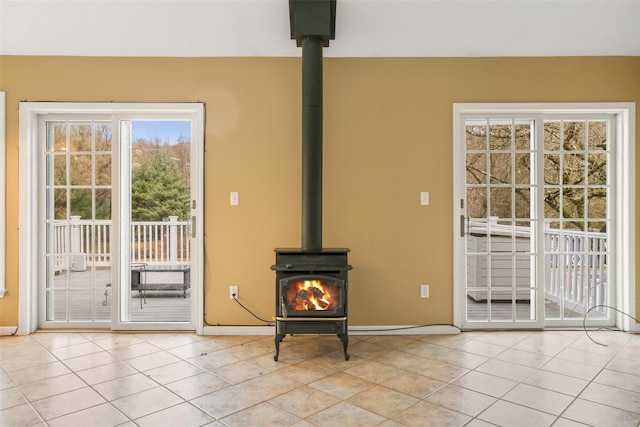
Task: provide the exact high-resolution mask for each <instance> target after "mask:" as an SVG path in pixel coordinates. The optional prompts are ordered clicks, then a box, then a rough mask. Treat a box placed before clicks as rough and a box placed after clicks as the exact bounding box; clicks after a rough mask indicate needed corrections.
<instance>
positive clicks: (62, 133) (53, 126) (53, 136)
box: [46, 122, 67, 152]
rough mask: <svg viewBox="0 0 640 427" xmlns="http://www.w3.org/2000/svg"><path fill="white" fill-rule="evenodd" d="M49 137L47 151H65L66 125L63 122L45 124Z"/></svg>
mask: <svg viewBox="0 0 640 427" xmlns="http://www.w3.org/2000/svg"><path fill="white" fill-rule="evenodd" d="M47 127H48V129H49V135H48V137H47V144H46V145H47V151H52V149H53V151H57V152H64V151H67V124H66V123H65V122H47Z"/></svg>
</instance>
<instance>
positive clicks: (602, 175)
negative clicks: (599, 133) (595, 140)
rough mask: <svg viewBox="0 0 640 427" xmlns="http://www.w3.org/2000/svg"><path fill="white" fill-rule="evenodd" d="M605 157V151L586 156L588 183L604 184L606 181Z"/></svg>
mask: <svg viewBox="0 0 640 427" xmlns="http://www.w3.org/2000/svg"><path fill="white" fill-rule="evenodd" d="M607 157H608V155H607V154H606V153H602V154H589V155H588V156H587V162H588V166H587V170H588V178H587V183H588V184H589V185H605V184H606V183H607Z"/></svg>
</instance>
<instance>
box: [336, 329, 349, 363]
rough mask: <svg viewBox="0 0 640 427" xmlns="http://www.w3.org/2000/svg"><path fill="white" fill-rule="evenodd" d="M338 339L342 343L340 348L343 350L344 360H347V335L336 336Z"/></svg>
mask: <svg viewBox="0 0 640 427" xmlns="http://www.w3.org/2000/svg"><path fill="white" fill-rule="evenodd" d="M338 338H340V340H341V341H342V348H343V350H344V360H349V353H347V346H348V345H349V335H347V334H338Z"/></svg>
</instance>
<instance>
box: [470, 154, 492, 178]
mask: <svg viewBox="0 0 640 427" xmlns="http://www.w3.org/2000/svg"><path fill="white" fill-rule="evenodd" d="M466 169H467V172H466V175H467V184H486V183H487V177H488V175H489V174H488V172H487V155H486V154H484V153H474V154H467V165H466Z"/></svg>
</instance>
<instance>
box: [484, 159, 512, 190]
mask: <svg viewBox="0 0 640 427" xmlns="http://www.w3.org/2000/svg"><path fill="white" fill-rule="evenodd" d="M490 160H491V165H490V168H491V169H490V171H489V172H490V176H491V179H490V183H491V184H512V181H511V170H512V166H511V154H510V153H491V154H490Z"/></svg>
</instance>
